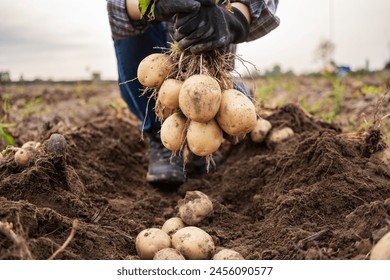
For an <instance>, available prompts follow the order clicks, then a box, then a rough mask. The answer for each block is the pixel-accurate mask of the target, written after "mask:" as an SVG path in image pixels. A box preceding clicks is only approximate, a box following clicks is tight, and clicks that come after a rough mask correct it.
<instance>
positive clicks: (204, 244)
mask: <svg viewBox="0 0 390 280" xmlns="http://www.w3.org/2000/svg"><path fill="white" fill-rule="evenodd" d="M172 246H173V248H175V249H177V250H178V251H179V252H180V253H181V254H182V255H183V256H184V257H185V258H186V259H188V260H209V259H211V257H212V256H213V255H214V252H215V245H214V241H213V239H212V238H211V236H210V235H209V234H208V233H207V232H205V231H204V230H202V229H200V228H198V227H194V226H189V227H185V228H182V229H179V230H178V231H177V232H176V233H175V234H174V235H172Z"/></svg>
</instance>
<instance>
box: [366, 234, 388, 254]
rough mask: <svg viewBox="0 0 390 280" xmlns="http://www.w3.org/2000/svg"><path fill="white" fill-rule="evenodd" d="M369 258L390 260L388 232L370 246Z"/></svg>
mask: <svg viewBox="0 0 390 280" xmlns="http://www.w3.org/2000/svg"><path fill="white" fill-rule="evenodd" d="M370 260H390V232H388V233H386V234H385V235H384V236H383V237H382V238H381V239H380V240H379V241H378V243H376V244H375V246H374V247H373V248H372V250H371V256H370Z"/></svg>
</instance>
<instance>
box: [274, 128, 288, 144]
mask: <svg viewBox="0 0 390 280" xmlns="http://www.w3.org/2000/svg"><path fill="white" fill-rule="evenodd" d="M293 135H294V131H293V130H292V129H291V128H289V127H283V128H281V129H274V130H271V132H270V134H269V142H270V143H272V144H277V143H280V142H283V141H284V140H287V139H288V138H290V137H292V136H293Z"/></svg>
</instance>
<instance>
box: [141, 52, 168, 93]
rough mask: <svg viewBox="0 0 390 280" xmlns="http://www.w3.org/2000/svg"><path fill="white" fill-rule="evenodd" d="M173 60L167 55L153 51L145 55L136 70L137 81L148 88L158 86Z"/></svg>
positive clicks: (166, 75)
mask: <svg viewBox="0 0 390 280" xmlns="http://www.w3.org/2000/svg"><path fill="white" fill-rule="evenodd" d="M172 67H173V62H172V60H171V58H170V56H169V55H167V54H162V53H153V54H151V55H148V56H147V57H145V58H144V59H143V60H142V61H141V62H140V64H139V66H138V70H137V78H138V81H139V82H140V83H141V84H142V85H144V86H146V87H150V88H158V87H160V85H161V84H162V83H163V82H164V80H165V79H166V78H167V77H168V75H169V73H170V71H171V69H172Z"/></svg>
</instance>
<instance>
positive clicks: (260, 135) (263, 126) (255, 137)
mask: <svg viewBox="0 0 390 280" xmlns="http://www.w3.org/2000/svg"><path fill="white" fill-rule="evenodd" d="M271 128H272V125H271V123H270V122H269V121H267V120H265V119H263V118H259V119H258V120H257V122H256V126H255V128H254V129H253V130H252V131H251V139H252V141H253V142H255V143H261V142H263V141H264V140H265V138H266V136H267V135H268V132H269V131H270V130H271Z"/></svg>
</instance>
